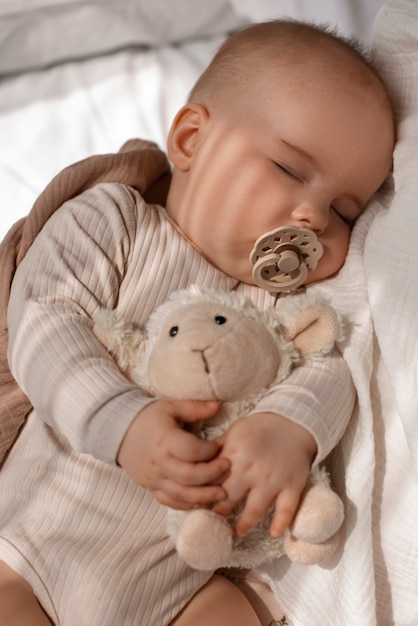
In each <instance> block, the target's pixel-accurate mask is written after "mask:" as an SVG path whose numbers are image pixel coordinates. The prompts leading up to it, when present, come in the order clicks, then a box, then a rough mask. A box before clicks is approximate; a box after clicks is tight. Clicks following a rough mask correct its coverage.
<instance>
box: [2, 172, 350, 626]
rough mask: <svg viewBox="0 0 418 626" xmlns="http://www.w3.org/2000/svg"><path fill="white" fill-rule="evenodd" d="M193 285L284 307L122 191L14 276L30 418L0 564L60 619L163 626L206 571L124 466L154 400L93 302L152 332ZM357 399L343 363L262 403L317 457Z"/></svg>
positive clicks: (57, 218) (59, 234)
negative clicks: (133, 379)
mask: <svg viewBox="0 0 418 626" xmlns="http://www.w3.org/2000/svg"><path fill="white" fill-rule="evenodd" d="M193 283H197V284H199V285H201V286H203V287H207V288H215V289H221V290H226V291H229V290H232V289H235V290H236V291H239V292H244V293H246V294H247V295H249V296H250V297H251V298H252V299H253V300H254V301H255V303H256V304H257V305H258V306H259V307H261V308H267V307H269V306H273V305H274V299H273V298H272V296H271V295H270V294H268V293H266V292H264V291H262V290H260V289H259V288H257V287H250V286H248V285H242V284H237V281H236V280H235V279H233V278H231V277H230V276H227V275H225V274H223V273H222V272H220V271H219V270H217V269H216V268H215V267H213V266H212V265H210V264H209V263H208V262H207V261H206V260H205V259H204V258H203V257H202V256H201V255H200V254H199V252H198V251H197V250H196V249H195V248H194V247H193V246H192V245H191V244H190V242H188V241H187V240H186V239H185V238H184V237H183V235H182V234H181V233H179V232H178V230H177V229H176V227H175V225H174V224H173V223H172V222H171V220H170V219H169V218H168V216H167V214H166V212H165V210H164V209H162V208H161V207H157V206H150V205H147V204H146V203H145V202H144V201H143V200H142V198H141V197H140V196H139V194H138V193H137V192H135V191H134V190H132V189H131V188H129V187H126V186H123V185H120V184H113V183H107V184H102V185H99V186H97V187H95V188H94V189H91V190H88V191H86V192H85V193H83V194H82V195H81V196H79V197H77V198H75V199H73V200H70V201H69V202H67V203H66V204H65V205H63V207H61V208H60V209H59V210H58V211H57V212H56V213H55V214H54V215H53V216H52V218H51V219H50V220H49V221H48V222H47V224H46V226H45V227H44V228H43V230H42V232H41V233H40V235H39V236H38V237H37V239H36V240H35V242H34V244H33V245H32V247H31V248H30V250H29V252H28V253H27V255H26V257H25V259H24V260H23V261H22V263H21V265H20V266H19V268H18V271H17V273H16V276H15V279H14V282H13V287H12V292H11V298H10V304H9V346H10V347H9V359H10V365H11V370H12V373H13V375H14V376H15V378H16V379H17V381H18V382H19V384H20V386H21V387H22V389H23V390H24V391H25V393H26V394H27V396H28V397H29V399H30V400H31V402H32V405H33V407H34V410H33V411H32V413H31V415H30V417H29V419H28V422H27V425H26V426H25V428H24V429H23V430H22V432H21V434H20V436H19V439H18V441H17V442H16V444H15V446H14V447H13V449H12V451H11V454H10V455H9V457H8V459H7V461H6V463H5V465H4V467H3V468H2V471H1V472H0V494H1V496H0V520H1V522H0V559H2V560H4V561H6V562H7V563H8V564H10V565H11V566H12V567H13V568H14V569H16V570H17V571H18V572H20V573H21V574H22V575H23V576H24V577H25V578H26V579H27V580H28V581H29V583H30V584H31V585H32V587H33V589H34V591H35V593H36V595H37V597H38V598H39V600H40V602H41V604H42V606H43V607H44V609H45V611H46V612H47V613H48V614H49V615H50V617H51V619H52V620H53V622H54V623H55V624H57V625H58V624H59V625H60V626H75V625H77V626H134V625H137V626H145V625H147V626H164V625H166V624H168V623H169V622H170V621H171V620H172V619H173V618H174V616H175V615H176V614H177V613H178V612H179V611H180V609H181V608H182V607H183V606H184V604H185V603H186V602H187V601H188V600H189V599H190V598H191V597H192V595H193V594H194V593H195V592H196V591H197V589H198V588H199V587H201V586H202V585H203V584H204V583H205V582H206V580H207V579H208V578H209V577H210V573H203V572H197V571H193V570H192V569H190V568H189V567H187V566H186V565H185V564H184V563H183V562H182V561H181V560H180V559H179V558H178V557H177V555H176V552H175V550H174V548H173V545H172V543H171V541H170V539H169V538H168V537H167V534H166V530H165V507H163V506H162V505H160V504H158V503H157V502H156V501H155V500H154V499H153V498H152V496H151V495H150V494H149V493H148V492H147V491H145V490H144V489H142V488H141V487H139V486H137V485H136V484H134V483H133V482H132V481H131V480H130V478H129V477H128V476H127V475H126V474H125V473H124V471H123V470H121V469H120V468H119V467H118V466H117V465H116V463H115V458H116V455H117V451H118V448H119V446H120V442H121V440H122V438H123V435H124V433H125V431H126V429H127V428H128V426H129V424H130V423H131V421H132V420H133V418H134V417H135V416H136V415H137V413H138V412H139V410H140V409H141V408H142V407H143V406H144V405H145V404H146V403H147V402H148V401H149V400H148V399H147V398H144V397H143V396H142V395H141V394H140V393H139V391H138V389H137V388H136V387H135V386H134V385H132V384H131V383H130V382H129V381H127V380H126V379H125V378H124V377H123V376H122V374H121V373H120V372H119V370H118V369H117V367H116V366H115V363H114V362H113V360H112V359H111V358H110V357H109V355H108V354H107V353H106V351H105V350H104V348H103V347H102V346H101V345H100V344H99V342H98V341H97V340H96V338H95V337H94V335H93V333H92V330H91V329H92V321H91V318H92V315H93V314H94V313H95V311H96V310H97V308H98V307H102V306H106V307H108V308H117V309H118V311H119V312H120V313H121V315H122V316H123V317H125V318H126V319H131V320H134V321H135V322H137V323H139V324H142V323H144V322H145V321H146V320H147V318H148V316H149V315H150V313H151V312H152V311H153V310H154V309H155V308H156V307H157V306H158V305H159V304H160V303H161V302H163V301H164V300H165V299H166V298H167V296H168V295H169V294H170V293H171V292H172V291H173V290H176V289H180V288H184V287H187V286H188V285H190V284H193ZM295 297H297V296H295ZM278 305H280V300H279V301H278ZM353 402H354V392H353V388H352V385H351V381H350V376H349V373H348V370H347V368H346V366H345V364H344V362H343V360H342V359H341V358H340V357H339V355H337V354H333V355H332V356H330V357H329V358H327V359H326V360H325V361H324V362H319V361H318V362H314V363H312V364H310V365H309V366H304V367H301V368H298V369H297V370H295V371H294V372H293V373H292V374H291V376H290V377H289V378H288V379H287V380H286V381H285V382H284V383H282V384H281V385H279V386H278V387H277V389H275V390H274V392H272V393H270V394H269V396H268V397H266V398H265V399H263V401H262V403H261V404H260V405H259V409H260V410H269V411H274V412H276V413H280V414H282V415H285V416H287V417H289V418H290V419H292V420H294V421H296V422H298V423H300V424H302V425H303V426H305V427H307V428H308V429H309V430H310V431H311V432H312V434H313V435H314V437H315V438H316V441H317V443H318V455H317V459H316V461H317V462H318V461H320V460H322V459H323V458H324V457H325V456H326V455H327V454H328V452H329V451H330V450H331V449H332V448H333V447H334V445H335V444H336V442H337V441H338V439H339V438H340V437H341V435H342V433H343V431H344V429H345V426H346V424H347V420H348V418H349V416H350V414H351V410H352V407H353Z"/></svg>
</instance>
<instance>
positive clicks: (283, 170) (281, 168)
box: [275, 162, 302, 183]
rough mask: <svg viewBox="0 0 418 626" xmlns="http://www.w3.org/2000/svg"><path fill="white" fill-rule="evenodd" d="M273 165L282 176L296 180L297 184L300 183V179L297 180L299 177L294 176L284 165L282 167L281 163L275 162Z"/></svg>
mask: <svg viewBox="0 0 418 626" xmlns="http://www.w3.org/2000/svg"><path fill="white" fill-rule="evenodd" d="M275 165H276V167H278V168H279V170H281V171H282V172H283V174H286V176H288V177H289V178H292V179H293V180H297V181H298V182H299V183H301V182H302V179H301V178H299V176H297V175H296V174H294V173H293V172H292V171H290V170H289V169H288V168H287V167H286V166H285V165H282V164H281V163H277V162H275Z"/></svg>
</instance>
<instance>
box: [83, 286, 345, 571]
mask: <svg viewBox="0 0 418 626" xmlns="http://www.w3.org/2000/svg"><path fill="white" fill-rule="evenodd" d="M94 332H95V334H96V336H97V337H98V338H99V339H100V341H101V342H102V343H103V344H104V345H105V347H106V348H107V350H108V351H109V352H110V353H111V354H112V356H113V357H114V359H115V360H116V362H117V364H118V365H119V367H120V368H121V370H122V371H123V372H124V373H125V375H126V376H128V378H130V379H131V380H132V381H133V382H135V383H136V384H137V385H139V387H140V388H141V390H142V391H143V393H145V394H147V395H149V396H152V397H156V398H170V399H193V400H206V401H207V400H217V401H218V402H220V409H219V411H218V413H217V414H216V415H215V416H214V417H213V418H212V419H210V420H205V421H204V423H203V422H202V423H200V424H199V425H195V426H193V428H194V432H196V434H198V435H199V436H201V437H204V438H208V439H214V438H216V437H219V436H220V435H222V434H223V433H224V432H225V431H226V430H227V429H228V428H229V426H230V425H231V424H232V423H233V422H234V421H235V420H237V419H240V418H241V417H243V416H246V415H248V414H249V413H250V412H251V411H252V410H254V408H255V407H256V405H257V402H258V401H259V400H260V399H261V398H262V396H263V395H264V394H265V393H266V391H267V390H268V389H269V388H270V387H271V386H272V385H275V384H277V383H279V382H281V381H283V380H284V379H285V378H286V377H287V376H288V375H289V374H290V372H291V371H292V369H293V368H295V367H297V366H298V365H300V364H302V363H304V362H305V361H306V360H307V359H319V358H323V355H325V354H327V353H328V352H330V351H331V350H332V349H333V347H334V345H335V342H336V340H337V338H338V336H339V333H340V324H339V320H338V319H337V316H336V314H335V312H334V310H333V309H332V308H331V307H330V306H329V305H327V304H325V303H324V302H322V301H318V300H314V299H312V298H311V297H308V296H306V295H304V294H303V295H298V296H296V297H288V298H286V299H285V300H283V302H282V303H281V304H280V307H279V308H278V309H277V310H276V309H272V310H268V311H265V312H261V311H259V310H258V309H257V308H256V307H255V306H254V305H253V304H252V303H251V301H250V300H249V299H247V298H245V297H243V296H239V295H237V294H235V293H221V292H215V291H204V290H202V289H200V288H198V287H197V286H193V287H191V288H188V289H185V290H181V291H177V292H175V293H173V294H172V295H171V296H170V298H169V299H168V300H167V301H166V302H165V303H164V304H162V305H160V306H159V307H158V308H157V309H156V311H155V312H154V313H153V314H152V315H151V317H150V319H149V321H148V322H147V324H146V326H145V328H137V327H135V325H133V324H131V323H127V322H125V321H123V320H122V319H121V318H120V317H119V316H118V314H117V312H116V311H109V310H101V311H100V312H99V313H98V314H97V315H96V316H95V327H94ZM241 508H242V507H241ZM239 514H240V507H237V509H236V510H234V511H233V512H232V513H231V514H229V515H227V516H226V517H223V516H221V515H218V514H216V513H214V512H213V511H212V510H211V509H210V507H207V508H200V509H194V510H191V511H177V510H173V509H168V531H169V533H170V535H171V536H172V538H173V540H174V541H175V544H176V548H177V550H178V553H179V554H180V556H181V557H182V558H183V559H184V560H185V561H186V562H187V563H188V564H189V565H190V566H191V567H193V568H196V569H200V570H215V569H217V568H219V567H245V568H252V567H257V566H259V565H260V564H261V563H265V562H267V561H271V560H272V559H275V558H278V557H281V556H283V555H285V554H286V555H287V557H288V558H289V559H291V560H292V561H295V562H298V563H303V564H312V563H318V562H320V561H322V560H324V559H325V558H328V557H329V556H330V555H331V554H332V553H333V552H334V551H335V549H336V547H337V545H338V538H339V532H338V530H339V528H340V526H341V524H342V522H343V517H344V510H343V505H342V502H341V500H340V498H339V497H338V496H337V494H336V493H335V492H334V491H332V489H331V487H330V485H329V479H328V476H327V474H326V472H325V471H324V470H323V469H319V468H315V469H313V470H312V471H311V473H310V476H309V480H308V482H307V485H306V488H305V490H304V493H303V494H302V497H301V501H300V505H299V508H298V511H297V513H296V515H295V518H294V520H293V522H292V524H291V526H290V528H289V529H287V530H286V531H285V533H284V534H283V535H282V536H281V537H278V538H272V537H271V536H270V535H269V526H270V524H271V521H272V514H273V507H272V508H271V510H270V511H269V513H268V515H266V517H265V519H263V520H262V522H260V523H259V524H258V525H257V527H256V528H255V529H254V530H253V531H251V532H250V533H249V534H248V535H247V536H246V537H244V538H238V537H236V536H235V534H234V532H233V529H234V527H235V524H236V521H237V519H238V517H239Z"/></svg>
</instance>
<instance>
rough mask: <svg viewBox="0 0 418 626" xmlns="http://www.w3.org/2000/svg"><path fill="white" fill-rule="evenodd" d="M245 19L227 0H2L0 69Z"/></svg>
mask: <svg viewBox="0 0 418 626" xmlns="http://www.w3.org/2000/svg"><path fill="white" fill-rule="evenodd" d="M243 23H244V20H243V19H242V18H240V17H238V16H237V15H236V14H235V12H234V10H233V8H232V6H231V3H230V2H229V0H209V1H208V0H90V1H83V0H13V1H11V0H0V75H1V74H10V73H15V72H22V71H25V70H30V69H39V68H42V67H45V66H48V65H51V64H54V63H58V62H61V61H68V60H71V59H83V58H86V57H89V56H92V55H97V54H103V53H105V52H110V51H114V50H117V49H120V48H125V47H127V46H138V45H139V46H141V45H160V44H162V43H173V42H179V41H184V40H186V39H191V38H199V37H204V36H210V35H216V34H222V33H227V32H228V31H230V30H234V29H236V28H238V27H240V26H242V25H243Z"/></svg>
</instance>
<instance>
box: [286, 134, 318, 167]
mask: <svg viewBox="0 0 418 626" xmlns="http://www.w3.org/2000/svg"><path fill="white" fill-rule="evenodd" d="M280 142H281V143H282V144H284V145H285V146H286V148H288V149H289V150H292V152H295V153H296V154H297V155H298V156H299V157H301V158H302V159H305V161H309V162H310V163H311V164H312V165H314V166H317V165H318V164H317V162H316V159H315V157H314V156H313V155H312V154H310V153H309V152H307V151H306V150H304V149H303V148H300V147H299V146H295V145H294V144H293V143H289V142H288V141H286V140H285V139H280Z"/></svg>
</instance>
